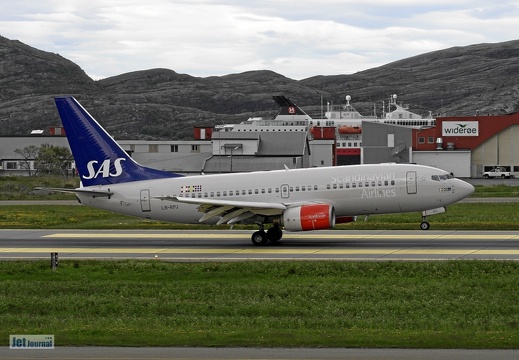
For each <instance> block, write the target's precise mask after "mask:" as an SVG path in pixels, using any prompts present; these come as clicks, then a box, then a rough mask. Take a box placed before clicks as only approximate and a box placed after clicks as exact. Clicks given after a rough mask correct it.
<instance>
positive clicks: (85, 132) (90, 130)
mask: <svg viewBox="0 0 519 360" xmlns="http://www.w3.org/2000/svg"><path fill="white" fill-rule="evenodd" d="M54 100H55V102H56V107H57V108H58V112H59V115H60V117H61V122H62V123H63V126H64V128H65V133H66V134H67V138H68V142H69V145H70V149H71V150H72V155H73V156H74V160H75V162H76V167H77V170H78V172H79V176H80V177H81V182H82V184H83V186H92V185H109V184H118V183H124V182H131V181H140V180H150V179H160V178H170V177H178V176H182V175H180V174H174V173H169V172H166V171H160V170H156V169H152V168H147V167H144V166H142V165H139V164H137V163H136V162H135V161H134V160H133V159H132V158H131V157H130V156H129V155H128V154H127V153H126V151H125V150H124V149H123V148H121V146H120V145H119V144H118V143H117V142H116V141H115V140H114V139H113V138H112V137H111V136H110V135H109V134H108V133H107V132H106V131H105V129H103V127H102V126H101V125H99V123H98V122H97V121H96V120H95V119H94V118H93V117H92V116H91V115H90V114H89V113H88V112H87V111H86V110H85V109H84V108H83V107H82V106H81V105H80V104H79V102H78V101H77V100H76V99H74V98H73V97H59V98H55V99H54Z"/></svg>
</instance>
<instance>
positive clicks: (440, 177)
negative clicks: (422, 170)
mask: <svg viewBox="0 0 519 360" xmlns="http://www.w3.org/2000/svg"><path fill="white" fill-rule="evenodd" d="M431 179H432V180H434V181H441V180H447V179H454V176H452V175H451V174H443V175H431Z"/></svg>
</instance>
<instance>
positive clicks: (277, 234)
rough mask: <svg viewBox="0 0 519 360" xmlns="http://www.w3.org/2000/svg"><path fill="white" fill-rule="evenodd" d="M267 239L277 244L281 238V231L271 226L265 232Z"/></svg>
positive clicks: (277, 227)
mask: <svg viewBox="0 0 519 360" xmlns="http://www.w3.org/2000/svg"><path fill="white" fill-rule="evenodd" d="M267 237H268V239H269V241H271V242H273V243H275V242H278V241H279V240H281V238H282V237H283V230H281V229H280V228H279V226H273V227H271V228H270V229H268V230H267Z"/></svg>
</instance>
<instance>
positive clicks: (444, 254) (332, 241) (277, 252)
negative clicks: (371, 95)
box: [0, 230, 519, 261]
mask: <svg viewBox="0 0 519 360" xmlns="http://www.w3.org/2000/svg"><path fill="white" fill-rule="evenodd" d="M251 233H252V231H232V230H229V231H215V230H208V231H164V230H160V231H146V230H139V231H124V230H102V231H98V230H0V260H16V259H48V258H49V257H50V253H51V252H58V254H59V258H60V259H61V260H63V259H160V260H164V261H245V260H300V261H304V260H322V261H326V260H337V261H353V260H355V261H389V260H391V261H404V260H407V261H428V260H460V259H497V260H519V231H390V230H378V231H369V230H366V231H336V230H327V231H315V232H310V233H288V232H286V233H285V234H284V236H283V239H282V241H281V242H280V243H279V244H276V245H272V246H266V247H255V246H254V245H252V243H251V241H250V235H251Z"/></svg>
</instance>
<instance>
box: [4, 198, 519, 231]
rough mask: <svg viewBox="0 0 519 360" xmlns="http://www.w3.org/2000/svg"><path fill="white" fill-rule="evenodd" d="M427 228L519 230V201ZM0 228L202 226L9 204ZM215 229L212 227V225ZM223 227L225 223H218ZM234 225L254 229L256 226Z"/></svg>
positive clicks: (385, 223) (412, 223)
mask: <svg viewBox="0 0 519 360" xmlns="http://www.w3.org/2000/svg"><path fill="white" fill-rule="evenodd" d="M428 220H429V221H430V223H431V230H450V229H457V230H519V203H485V204H478V203H464V204H455V205H452V206H450V207H449V208H448V210H447V212H446V213H444V214H439V215H435V216H431V217H429V219H428ZM420 221H421V215H420V213H408V214H392V215H376V216H371V217H369V218H368V220H367V221H364V217H359V219H358V221H357V222H355V223H351V224H346V225H339V226H337V227H336V228H337V229H354V230H369V229H386V230H408V229H410V230H418V229H419V227H418V224H419V223H420ZM0 228H3V229H13V228H18V229H23V228H25V229H27V228H35V229H157V230H158V229H200V228H208V227H207V226H205V225H182V224H172V223H163V222H157V221H150V220H146V219H142V218H134V217H130V216H125V215H120V214H114V213H111V212H108V211H104V210H99V209H93V208H89V207H85V206H66V205H48V206H47V205H9V206H0ZM213 228H215V227H213ZM219 228H221V229H227V228H228V226H220V227H219ZM236 228H240V229H243V228H248V229H255V228H256V226H237V227H236Z"/></svg>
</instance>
